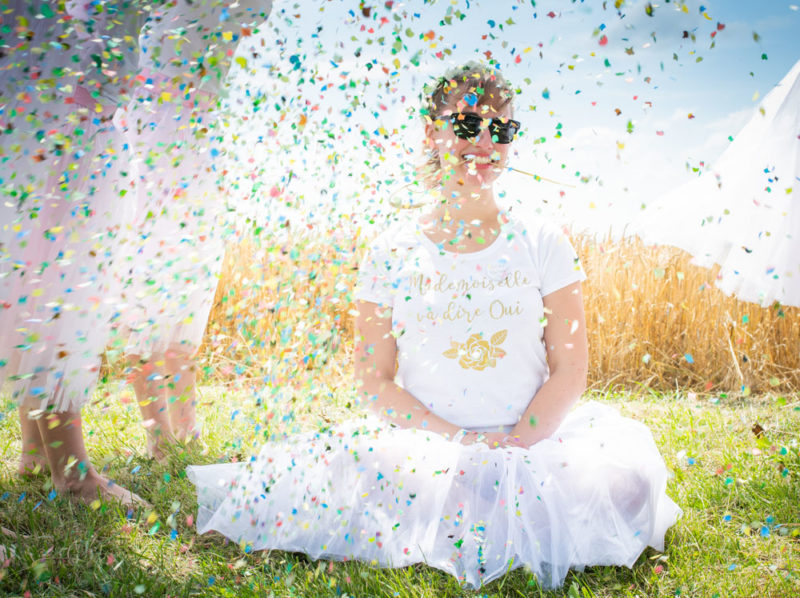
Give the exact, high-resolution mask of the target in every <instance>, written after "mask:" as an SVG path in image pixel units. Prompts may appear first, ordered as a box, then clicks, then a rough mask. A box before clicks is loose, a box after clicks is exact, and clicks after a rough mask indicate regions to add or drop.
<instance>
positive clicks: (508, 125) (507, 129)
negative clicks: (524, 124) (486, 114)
mask: <svg viewBox="0 0 800 598" xmlns="http://www.w3.org/2000/svg"><path fill="white" fill-rule="evenodd" d="M518 130H519V125H518V124H517V122H516V121H513V120H508V121H506V122H503V121H501V120H499V119H494V120H492V124H491V125H489V132H490V133H491V134H492V141H494V142H495V143H511V142H512V141H514V136H515V135H516V134H517V131H518Z"/></svg>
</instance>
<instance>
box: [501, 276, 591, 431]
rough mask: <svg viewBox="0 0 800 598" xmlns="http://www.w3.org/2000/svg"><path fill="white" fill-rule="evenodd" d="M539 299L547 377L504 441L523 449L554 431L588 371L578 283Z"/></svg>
mask: <svg viewBox="0 0 800 598" xmlns="http://www.w3.org/2000/svg"><path fill="white" fill-rule="evenodd" d="M542 300H543V302H544V308H545V313H546V314H547V326H546V327H545V329H544V342H545V348H546V350H547V364H548V366H549V368H550V377H549V378H548V379H547V381H546V382H545V383H544V384H543V385H542V387H541V388H540V389H539V392H537V393H536V396H534V397H533V400H531V403H530V405H528V408H527V409H526V410H525V413H524V414H523V416H522V419H520V421H519V423H518V424H517V425H516V426H514V428H513V430H511V432H510V434H509V436H510V437H511V438H510V439H509V442H508V444H516V445H519V446H525V447H529V446H531V445H533V444H536V443H537V442H539V441H540V440H542V439H544V438H547V437H548V436H550V435H551V434H552V433H553V432H555V431H556V429H557V428H558V426H559V425H560V424H561V422H562V421H563V420H564V417H565V416H566V415H567V412H568V411H569V409H570V407H572V405H573V404H574V403H575V401H577V400H578V398H579V397H580V396H581V393H583V391H584V390H585V389H586V373H587V371H588V369H589V351H588V344H587V341H586V319H585V317H584V313H583V297H582V295H581V283H580V282H576V283H573V284H571V285H568V286H566V287H564V288H562V289H559V290H558V291H554V292H552V293H550V294H549V295H546V296H545V297H543V298H542Z"/></svg>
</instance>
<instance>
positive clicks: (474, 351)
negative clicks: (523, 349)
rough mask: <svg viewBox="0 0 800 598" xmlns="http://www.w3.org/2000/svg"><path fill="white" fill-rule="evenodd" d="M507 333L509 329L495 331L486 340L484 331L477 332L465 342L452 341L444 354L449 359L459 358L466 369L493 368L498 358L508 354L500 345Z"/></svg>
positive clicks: (459, 362)
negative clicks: (489, 338)
mask: <svg viewBox="0 0 800 598" xmlns="http://www.w3.org/2000/svg"><path fill="white" fill-rule="evenodd" d="M507 335H508V330H501V331H499V332H495V333H494V334H493V335H492V338H491V340H489V341H486V340H484V338H483V333H481V332H476V333H475V334H473V335H472V336H470V337H469V338H468V339H467V342H465V343H463V344H462V343H457V342H455V341H450V345H451V346H450V348H449V349H448V350H447V351H445V352H444V353H442V355H444V356H445V357H447V358H448V359H458V365H460V366H461V367H462V368H464V369H465V370H478V371H480V370H484V369H486V368H487V367H489V368H493V367H495V366H496V365H497V360H498V359H499V358H501V357H504V356H505V354H506V352H505V351H503V349H501V348H500V345H501V344H503V341H504V340H506V336H507Z"/></svg>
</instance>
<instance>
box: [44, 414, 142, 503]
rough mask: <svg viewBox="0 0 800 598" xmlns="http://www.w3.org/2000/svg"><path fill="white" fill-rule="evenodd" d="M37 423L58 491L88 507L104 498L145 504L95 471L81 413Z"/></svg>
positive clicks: (55, 416) (46, 417)
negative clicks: (90, 458) (85, 439)
mask: <svg viewBox="0 0 800 598" xmlns="http://www.w3.org/2000/svg"><path fill="white" fill-rule="evenodd" d="M36 422H37V424H38V427H39V433H40V434H41V438H42V441H43V444H44V450H45V454H46V455H47V461H48V463H49V465H50V472H51V474H52V476H53V485H54V486H55V488H56V490H58V491H60V492H68V493H70V494H72V495H74V496H76V497H77V498H79V499H80V500H82V501H84V502H87V503H88V502H92V501H93V500H95V499H97V498H101V499H113V500H118V501H120V502H121V503H122V504H123V505H134V504H146V503H145V501H143V500H142V499H141V498H140V497H139V496H137V495H136V494H134V493H133V492H131V491H130V490H127V489H125V488H123V487H122V486H118V485H117V484H115V483H114V482H112V481H111V480H109V479H108V478H106V477H105V476H102V475H100V473H98V471H97V470H96V469H95V468H94V466H93V465H92V463H91V461H90V460H89V455H88V454H87V452H86V445H85V444H84V442H83V423H82V420H81V414H80V412H78V411H64V412H60V413H50V414H48V415H44V416H42V417H40V418H39V419H38V420H36Z"/></svg>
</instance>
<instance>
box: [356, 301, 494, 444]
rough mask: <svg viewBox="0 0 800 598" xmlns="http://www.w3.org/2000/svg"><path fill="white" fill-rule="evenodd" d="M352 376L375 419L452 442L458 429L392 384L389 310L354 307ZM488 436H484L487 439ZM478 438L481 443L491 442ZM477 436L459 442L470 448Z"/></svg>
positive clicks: (393, 343)
mask: <svg viewBox="0 0 800 598" xmlns="http://www.w3.org/2000/svg"><path fill="white" fill-rule="evenodd" d="M356 308H357V310H358V317H357V318H356V339H355V340H356V342H355V351H354V353H355V374H356V380H357V381H358V382H359V383H360V385H359V388H358V392H359V398H360V399H361V400H362V401H364V402H365V403H366V404H367V406H368V407H369V408H370V410H371V411H373V412H374V413H375V414H376V415H378V416H379V417H380V418H381V419H385V420H387V421H389V422H391V423H392V424H394V425H396V426H399V427H402V428H418V429H421V430H430V431H431V432H436V433H438V434H442V435H444V436H447V437H449V438H452V437H453V436H454V435H455V434H456V433H457V432H458V431H459V427H458V426H456V425H454V424H451V423H450V422H448V421H447V420H444V419H442V418H441V417H439V416H438V415H436V414H434V413H433V412H432V411H431V410H430V409H428V408H427V407H425V405H423V404H422V403H421V402H420V401H419V400H417V399H416V398H415V397H414V396H413V395H412V394H411V393H409V392H408V391H406V390H404V389H402V388H401V387H400V386H398V385H397V384H395V382H394V375H395V367H396V358H397V343H396V341H395V338H394V336H393V335H392V310H391V309H386V308H382V307H381V306H379V305H378V304H377V303H372V302H369V301H358V302H357V303H356ZM488 436H489V435H486V437H488ZM486 437H484V436H481V439H488V440H490V441H491V440H493V439H492V438H486ZM478 439H479V435H478V434H477V433H475V432H470V433H469V434H467V436H466V437H465V438H464V439H463V440H462V442H463V443H465V444H471V443H472V442H476V441H477V440H478Z"/></svg>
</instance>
